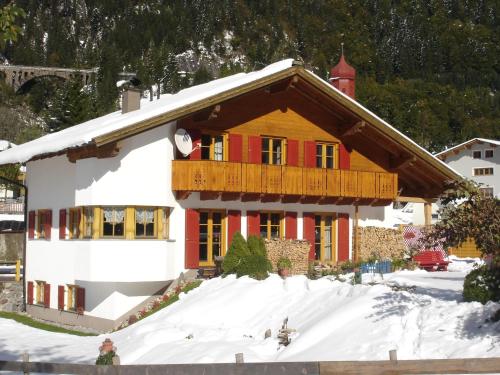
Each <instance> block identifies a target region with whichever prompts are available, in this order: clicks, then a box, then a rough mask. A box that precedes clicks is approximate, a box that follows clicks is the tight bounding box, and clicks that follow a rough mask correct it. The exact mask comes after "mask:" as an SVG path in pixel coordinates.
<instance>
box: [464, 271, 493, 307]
mask: <svg viewBox="0 0 500 375" xmlns="http://www.w3.org/2000/svg"><path fill="white" fill-rule="evenodd" d="M463 296H464V300H465V301H467V302H471V301H477V302H481V303H482V304H485V303H486V302H488V301H500V269H489V268H488V266H482V267H479V268H476V269H474V270H472V271H471V272H470V273H469V274H468V275H467V276H466V277H465V280H464V291H463Z"/></svg>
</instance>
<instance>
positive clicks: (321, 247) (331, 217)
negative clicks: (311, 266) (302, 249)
mask: <svg viewBox="0 0 500 375" xmlns="http://www.w3.org/2000/svg"><path fill="white" fill-rule="evenodd" d="M336 233H337V217H336V215H335V214H333V213H332V214H323V213H322V214H317V215H315V216H314V253H315V254H314V255H315V259H316V260H319V261H321V262H326V263H334V262H336V261H337V249H336V239H337V236H336Z"/></svg>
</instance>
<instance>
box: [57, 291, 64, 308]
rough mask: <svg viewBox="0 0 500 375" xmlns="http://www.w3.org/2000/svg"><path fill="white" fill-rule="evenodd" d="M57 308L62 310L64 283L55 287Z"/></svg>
mask: <svg viewBox="0 0 500 375" xmlns="http://www.w3.org/2000/svg"><path fill="white" fill-rule="evenodd" d="M57 308H58V309H59V310H64V285H59V286H58V287H57Z"/></svg>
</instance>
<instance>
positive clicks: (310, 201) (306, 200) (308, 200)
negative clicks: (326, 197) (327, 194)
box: [300, 196, 321, 204]
mask: <svg viewBox="0 0 500 375" xmlns="http://www.w3.org/2000/svg"><path fill="white" fill-rule="evenodd" d="M320 199H321V197H316V196H303V197H302V198H300V203H302V204H316V203H318V201H319V200H320Z"/></svg>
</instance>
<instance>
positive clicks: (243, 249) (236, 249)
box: [222, 232, 250, 275]
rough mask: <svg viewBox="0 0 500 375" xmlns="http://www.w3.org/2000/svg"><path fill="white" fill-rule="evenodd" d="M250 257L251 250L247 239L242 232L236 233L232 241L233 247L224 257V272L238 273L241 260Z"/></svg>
mask: <svg viewBox="0 0 500 375" xmlns="http://www.w3.org/2000/svg"><path fill="white" fill-rule="evenodd" d="M248 255H250V249H249V248H248V244H247V242H246V241H245V238H243V236H242V235H241V233H240V232H236V233H235V234H234V236H233V240H232V241H231V246H229V250H228V252H227V254H226V256H225V257H224V262H223V263H222V270H223V271H224V273H225V274H226V275H227V274H230V273H236V268H237V267H238V266H239V265H240V263H241V259H243V258H244V257H246V256H248Z"/></svg>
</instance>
